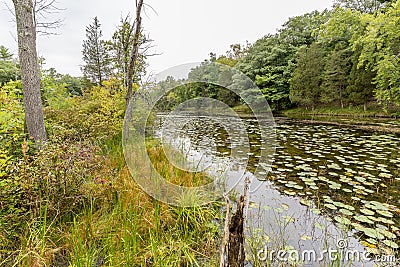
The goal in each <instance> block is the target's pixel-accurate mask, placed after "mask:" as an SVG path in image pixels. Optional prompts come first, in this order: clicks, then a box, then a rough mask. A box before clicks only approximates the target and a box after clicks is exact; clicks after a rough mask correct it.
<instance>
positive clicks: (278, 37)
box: [160, 0, 400, 111]
mask: <svg viewBox="0 0 400 267" xmlns="http://www.w3.org/2000/svg"><path fill="white" fill-rule="evenodd" d="M399 34H400V1H378V0H359V1H355V0H337V1H335V5H334V6H333V7H332V9H330V10H324V11H322V12H319V11H314V12H311V13H307V14H304V15H301V16H296V17H292V18H290V19H289V20H288V21H287V22H285V23H284V24H283V25H282V27H281V28H280V29H279V30H278V31H277V32H276V33H275V34H268V35H266V36H264V37H263V38H261V39H259V40H258V41H256V42H255V43H254V44H252V45H250V44H246V45H244V46H243V45H240V44H235V45H232V46H231V49H230V50H229V51H228V52H227V53H226V54H225V55H221V56H217V55H216V54H214V53H211V54H210V58H209V59H207V60H205V61H204V64H202V65H201V66H199V67H197V68H194V69H193V70H192V71H191V73H190V74H189V80H190V77H193V76H202V75H203V77H206V76H207V75H209V73H210V70H209V69H207V68H208V67H207V66H208V63H211V62H218V63H222V64H227V65H229V66H235V67H236V68H237V69H239V70H240V71H242V72H243V73H245V74H246V75H247V76H248V77H250V78H251V79H252V80H253V81H254V82H255V84H256V85H257V86H258V87H259V88H260V89H261V91H262V93H263V94H264V96H265V98H266V99H267V100H268V102H269V103H270V106H271V108H272V109H273V110H276V111H279V110H285V109H288V108H291V107H296V106H299V107H304V108H306V109H309V110H313V109H315V108H316V107H336V108H344V107H348V106H360V107H363V108H364V110H367V108H368V105H369V104H371V105H374V106H375V105H380V106H381V107H382V108H383V109H384V110H386V109H388V108H389V107H391V106H396V105H400V59H399V52H400V45H399V41H400V38H399V37H400V36H399ZM173 83H178V84H179V81H174V80H173V79H172V77H169V78H168V79H167V80H166V81H163V82H162V83H160V86H161V87H163V86H164V87H165V86H166V84H173ZM232 83H234V81H233V80H232ZM235 86H237V87H240V86H241V85H240V84H236V85H235ZM185 88H186V89H185V90H186V91H187V92H185V93H184V94H182V92H180V93H179V91H182V90H177V91H175V92H173V93H171V94H169V95H168V96H167V97H165V98H164V99H165V101H167V104H164V107H168V106H171V103H179V102H181V101H183V100H185V99H187V98H188V97H196V96H202V95H204V92H205V91H207V92H208V93H209V94H208V95H209V96H210V97H213V98H217V99H220V100H222V101H224V102H226V103H227V104H229V105H231V106H235V105H238V104H240V99H239V98H238V97H237V96H236V95H234V94H230V93H227V92H226V91H225V92H223V93H218V92H217V91H221V90H222V89H221V88H216V87H215V86H212V85H199V84H193V85H191V86H186V87H185ZM245 89H246V88H244V87H243V90H245ZM247 89H251V88H247ZM185 90H184V91H185ZM214 91H215V92H214Z"/></svg>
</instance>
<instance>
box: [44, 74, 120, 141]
mask: <svg viewBox="0 0 400 267" xmlns="http://www.w3.org/2000/svg"><path fill="white" fill-rule="evenodd" d="M115 83H116V81H110V82H108V81H105V82H104V83H103V85H104V86H102V87H100V86H94V87H93V88H91V89H89V90H87V91H84V92H83V95H82V97H70V98H66V99H63V101H61V102H60V105H57V106H48V107H46V109H45V117H46V122H47V128H48V129H47V130H48V132H49V133H51V134H52V135H53V136H58V137H59V138H62V139H68V140H85V139H88V138H89V139H91V140H96V142H101V141H102V140H106V139H107V138H110V137H112V136H114V135H115V134H117V133H119V131H120V130H121V128H122V120H123V117H124V113H125V101H124V97H123V92H122V90H116V89H115ZM52 125H56V127H53V126H52Z"/></svg>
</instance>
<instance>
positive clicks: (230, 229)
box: [220, 178, 250, 267]
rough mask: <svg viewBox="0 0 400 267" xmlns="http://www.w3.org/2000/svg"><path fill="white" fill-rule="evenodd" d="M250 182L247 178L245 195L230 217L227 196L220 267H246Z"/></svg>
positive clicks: (226, 198)
mask: <svg viewBox="0 0 400 267" xmlns="http://www.w3.org/2000/svg"><path fill="white" fill-rule="evenodd" d="M249 186H250V180H249V178H246V180H245V187H244V193H243V195H241V196H240V197H239V200H238V201H237V208H236V212H235V213H234V214H233V215H232V218H231V217H230V201H229V198H228V196H225V200H226V203H227V207H226V208H227V211H226V218H225V229H224V237H223V240H222V251H221V260H220V267H244V263H245V258H246V254H245V249H244V246H245V241H246V240H245V222H246V218H247V205H248V198H249V197H248V194H249Z"/></svg>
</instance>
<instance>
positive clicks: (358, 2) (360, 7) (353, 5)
mask: <svg viewBox="0 0 400 267" xmlns="http://www.w3.org/2000/svg"><path fill="white" fill-rule="evenodd" d="M334 2H335V4H338V5H341V6H343V7H345V8H348V9H352V10H357V11H360V12H363V13H374V12H376V11H378V10H379V9H381V8H383V7H385V2H390V0H389V1H387V0H335V1H334Z"/></svg>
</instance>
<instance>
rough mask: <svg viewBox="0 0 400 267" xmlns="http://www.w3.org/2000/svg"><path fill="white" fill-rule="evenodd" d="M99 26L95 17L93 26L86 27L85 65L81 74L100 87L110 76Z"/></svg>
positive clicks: (107, 56)
mask: <svg viewBox="0 0 400 267" xmlns="http://www.w3.org/2000/svg"><path fill="white" fill-rule="evenodd" d="M100 27H101V25H100V23H99V20H98V19H97V17H95V18H94V20H93V24H90V25H89V26H88V27H86V38H87V39H86V40H85V41H84V42H83V50H82V53H83V60H84V61H85V65H84V66H83V68H82V72H83V74H84V76H85V77H86V78H88V79H89V80H90V81H91V82H92V83H95V84H98V85H102V83H103V81H104V80H107V79H108V78H109V77H110V74H111V67H110V63H111V60H110V56H109V54H108V50H107V48H106V42H105V41H104V40H102V39H101V38H102V36H103V34H102V32H101V28H100Z"/></svg>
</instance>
